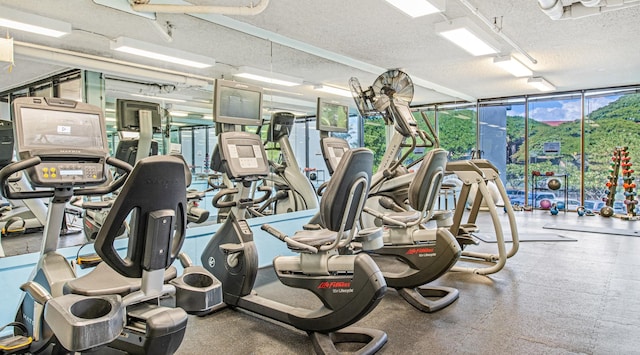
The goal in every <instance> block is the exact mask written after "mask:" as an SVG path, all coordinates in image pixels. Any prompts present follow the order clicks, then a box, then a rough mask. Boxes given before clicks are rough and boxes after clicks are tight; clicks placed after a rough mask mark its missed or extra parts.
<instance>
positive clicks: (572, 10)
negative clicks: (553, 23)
mask: <svg viewBox="0 0 640 355" xmlns="http://www.w3.org/2000/svg"><path fill="white" fill-rule="evenodd" d="M639 1H640V0H582V1H573V0H569V1H564V3H569V5H566V6H565V5H564V4H563V1H562V0H538V5H539V6H540V9H541V10H542V12H544V13H545V14H547V16H549V18H551V19H552V20H568V19H578V18H583V17H587V16H593V15H599V14H601V13H603V12H609V11H614V10H622V9H626V8H629V7H632V6H637V5H640V2H639Z"/></svg>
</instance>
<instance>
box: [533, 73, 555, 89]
mask: <svg viewBox="0 0 640 355" xmlns="http://www.w3.org/2000/svg"><path fill="white" fill-rule="evenodd" d="M527 84H529V85H531V86H533V87H535V88H536V89H538V90H540V91H553V90H555V89H556V87H555V86H554V85H553V84H551V83H550V82H548V81H546V80H545V79H544V78H543V77H541V76H536V77H533V78H529V79H527Z"/></svg>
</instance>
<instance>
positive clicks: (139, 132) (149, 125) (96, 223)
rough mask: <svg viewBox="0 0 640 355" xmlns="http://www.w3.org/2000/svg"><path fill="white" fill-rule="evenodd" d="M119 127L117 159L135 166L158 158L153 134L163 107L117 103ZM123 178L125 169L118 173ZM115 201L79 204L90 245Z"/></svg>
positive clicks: (123, 228) (105, 199) (122, 231)
mask: <svg viewBox="0 0 640 355" xmlns="http://www.w3.org/2000/svg"><path fill="white" fill-rule="evenodd" d="M116 120H117V122H116V126H117V127H118V135H119V137H120V140H119V141H118V146H117V147H116V150H115V157H116V159H119V160H122V161H124V162H127V163H128V164H129V165H131V166H134V165H135V164H136V162H138V161H139V160H141V159H142V158H145V157H148V156H152V155H158V142H156V141H154V140H153V139H152V138H153V133H159V132H160V129H161V120H160V105H159V104H156V103H151V102H144V101H135V100H122V99H118V100H116ZM116 172H117V173H118V174H123V173H124V171H123V170H122V169H116ZM113 200H114V197H113V196H108V197H103V196H101V197H100V199H99V200H98V201H82V202H81V203H79V204H77V205H78V206H79V207H81V208H83V209H84V216H83V223H82V225H83V229H84V235H85V238H86V239H87V241H89V242H92V241H94V240H95V238H96V236H97V235H98V231H100V228H101V227H102V225H103V223H104V221H105V218H106V217H107V214H108V213H109V208H110V207H111V204H112V203H113ZM119 232H120V235H121V236H122V235H124V234H125V233H126V232H127V223H126V222H125V223H123V224H122V226H121V228H120V231H119Z"/></svg>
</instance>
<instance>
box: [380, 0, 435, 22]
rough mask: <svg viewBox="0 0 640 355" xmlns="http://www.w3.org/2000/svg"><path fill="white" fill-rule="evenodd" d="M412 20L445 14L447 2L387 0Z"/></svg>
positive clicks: (433, 0)
mask: <svg viewBox="0 0 640 355" xmlns="http://www.w3.org/2000/svg"><path fill="white" fill-rule="evenodd" d="M386 1H387V2H388V3H389V4H391V5H393V6H395V7H396V8H397V9H399V10H400V11H402V12H404V13H405V14H407V15H409V16H411V17H412V18H416V17H420V16H425V15H430V14H434V13H436V12H444V7H445V0H386Z"/></svg>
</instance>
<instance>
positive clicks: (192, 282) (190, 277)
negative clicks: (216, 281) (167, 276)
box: [182, 273, 213, 288]
mask: <svg viewBox="0 0 640 355" xmlns="http://www.w3.org/2000/svg"><path fill="white" fill-rule="evenodd" d="M182 281H184V283H185V284H187V285H188V286H191V287H200V288H204V287H209V286H211V285H213V279H212V278H211V276H209V275H205V274H200V273H190V274H186V275H184V277H183V278H182Z"/></svg>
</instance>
